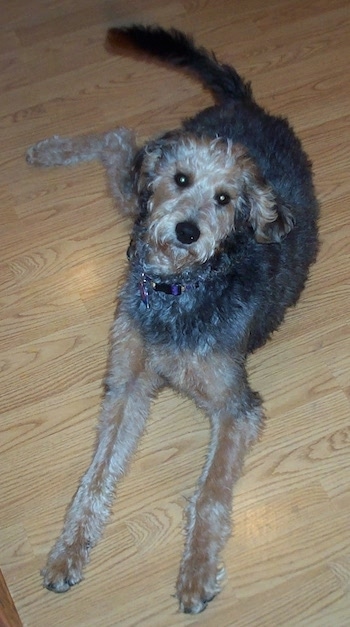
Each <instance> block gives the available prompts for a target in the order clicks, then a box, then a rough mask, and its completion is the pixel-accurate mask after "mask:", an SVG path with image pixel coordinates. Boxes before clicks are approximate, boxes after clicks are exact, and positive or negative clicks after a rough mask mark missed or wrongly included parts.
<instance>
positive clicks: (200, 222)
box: [135, 133, 293, 274]
mask: <svg viewBox="0 0 350 627" xmlns="http://www.w3.org/2000/svg"><path fill="white" fill-rule="evenodd" d="M135 172H136V178H137V181H136V184H137V188H138V193H139V194H141V195H142V196H143V197H144V198H146V230H145V233H146V234H145V238H146V248H147V251H148V252H147V255H148V258H147V265H148V266H149V269H150V270H151V269H153V270H154V271H156V272H159V273H161V274H172V273H176V272H181V271H183V270H184V269H186V268H190V267H191V266H193V265H195V264H197V265H199V264H202V263H204V262H205V261H206V260H207V259H209V258H210V257H212V256H213V255H214V254H215V253H216V252H217V251H218V250H219V249H220V246H221V244H222V242H223V241H224V240H225V239H226V238H227V237H228V236H229V235H230V233H232V232H233V231H234V230H235V229H236V227H237V223H238V221H239V222H240V223H244V221H246V223H247V227H248V228H250V229H251V230H252V231H253V233H254V236H255V238H256V240H257V241H258V242H261V243H268V242H279V241H281V239H282V238H283V236H284V235H285V234H286V233H288V232H289V231H290V230H291V229H292V227H293V220H292V217H291V215H290V213H289V212H288V210H287V209H284V210H283V209H281V208H280V207H278V208H277V204H276V198H275V196H274V194H273V191H272V189H271V188H270V187H269V186H268V185H267V184H266V183H265V182H264V180H263V179H262V177H261V175H260V174H259V172H258V170H257V168H256V166H255V165H254V163H253V161H252V160H251V159H250V158H249V156H248V155H247V151H246V150H245V148H244V147H243V146H241V145H239V144H233V143H232V142H231V141H230V140H223V139H220V138H219V139H214V140H208V139H206V138H198V137H195V136H193V135H190V134H183V133H168V134H167V135H164V136H163V137H162V138H160V139H158V140H155V141H153V142H150V143H149V144H148V145H146V146H145V147H144V149H143V150H142V151H141V152H140V153H139V155H138V157H137V159H136V162H135Z"/></svg>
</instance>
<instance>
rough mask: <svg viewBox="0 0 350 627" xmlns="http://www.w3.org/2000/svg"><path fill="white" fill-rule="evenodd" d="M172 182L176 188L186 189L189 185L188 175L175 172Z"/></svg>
mask: <svg viewBox="0 0 350 627" xmlns="http://www.w3.org/2000/svg"><path fill="white" fill-rule="evenodd" d="M174 180H175V183H176V185H177V186H178V187H188V186H189V185H190V183H191V181H190V177H189V176H188V174H184V173H183V172H176V174H175V176H174Z"/></svg>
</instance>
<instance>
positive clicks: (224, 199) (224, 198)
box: [215, 192, 231, 207]
mask: <svg viewBox="0 0 350 627" xmlns="http://www.w3.org/2000/svg"><path fill="white" fill-rule="evenodd" d="M215 202H217V204H218V205H221V206H222V207H223V206H224V205H228V203H229V202H231V197H230V196H229V195H228V194H225V192H220V193H219V194H216V196H215Z"/></svg>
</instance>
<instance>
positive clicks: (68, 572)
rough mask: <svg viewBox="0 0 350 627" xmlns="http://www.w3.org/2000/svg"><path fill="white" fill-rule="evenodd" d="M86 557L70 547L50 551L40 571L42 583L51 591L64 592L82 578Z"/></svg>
mask: <svg viewBox="0 0 350 627" xmlns="http://www.w3.org/2000/svg"><path fill="white" fill-rule="evenodd" d="M86 561H87V559H86V558H85V557H84V556H83V555H82V554H81V553H80V554H79V552H78V551H76V550H74V549H73V548H72V547H65V548H64V549H62V550H58V549H57V548H56V547H54V549H53V550H52V551H51V553H50V555H49V557H48V560H47V563H46V566H45V568H43V570H42V571H41V575H42V576H43V585H44V587H45V588H47V589H48V590H52V591H53V592H66V591H67V590H69V589H70V588H71V587H72V586H75V585H76V584H77V583H79V582H80V581H81V580H82V579H83V568H84V566H85V563H86Z"/></svg>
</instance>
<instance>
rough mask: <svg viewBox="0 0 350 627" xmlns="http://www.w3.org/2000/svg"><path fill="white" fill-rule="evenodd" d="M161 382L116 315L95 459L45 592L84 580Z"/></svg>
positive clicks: (48, 571) (50, 565)
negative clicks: (91, 553) (117, 486)
mask: <svg viewBox="0 0 350 627" xmlns="http://www.w3.org/2000/svg"><path fill="white" fill-rule="evenodd" d="M159 383H160V382H159V379H158V377H157V376H156V375H155V374H154V373H153V372H152V371H150V370H149V368H148V366H147V360H146V357H145V354H144V347H143V343H142V340H141V338H140V336H139V334H138V332H137V331H136V330H135V329H134V328H133V327H132V324H131V322H130V321H129V320H128V318H127V316H125V315H123V314H122V315H119V317H118V318H117V319H116V322H115V324H114V327H113V332H112V348H111V354H110V365H109V371H108V375H107V378H106V393H105V398H104V401H103V405H102V409H101V415H100V423H99V432H98V438H97V446H96V451H95V455H94V457H93V460H92V463H91V465H90V468H89V469H88V471H87V472H86V474H85V475H84V476H83V478H82V480H81V482H80V486H79V488H78V490H77V492H76V494H75V496H74V498H73V501H72V503H71V505H70V507H69V508H68V510H67V514H66V518H65V522H64V527H63V530H62V533H61V536H60V537H59V538H58V540H57V542H56V544H55V545H54V547H53V548H52V550H51V552H50V554H49V556H48V560H47V564H46V567H45V569H44V570H43V573H42V574H43V577H44V586H46V587H47V588H48V589H50V590H54V591H55V592H65V591H66V590H68V589H69V588H70V587H71V586H73V585H74V584H76V583H78V582H79V581H80V580H81V579H82V571H83V568H84V566H85V564H86V562H87V561H88V557H89V553H90V549H91V548H92V547H93V546H94V545H95V544H96V542H97V541H98V539H99V537H100V535H101V533H102V531H103V528H104V525H105V523H106V521H107V518H108V515H109V511H110V508H111V503H112V498H113V493H114V487H115V482H116V481H117V480H118V479H119V477H120V476H121V475H123V473H124V472H125V469H126V465H127V462H128V460H129V458H130V456H131V454H132V452H133V451H134V449H135V447H136V444H137V441H138V438H139V436H140V435H141V433H142V431H143V428H144V424H145V421H146V418H147V415H148V411H149V405H150V401H151V398H152V396H153V395H154V393H155V391H156V389H157V387H158V385H159Z"/></svg>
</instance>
